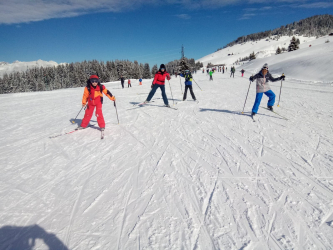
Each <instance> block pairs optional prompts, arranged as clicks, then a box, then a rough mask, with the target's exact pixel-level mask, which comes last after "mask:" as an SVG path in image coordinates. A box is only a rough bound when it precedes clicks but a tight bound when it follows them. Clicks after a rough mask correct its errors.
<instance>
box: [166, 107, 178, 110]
mask: <svg viewBox="0 0 333 250" xmlns="http://www.w3.org/2000/svg"><path fill="white" fill-rule="evenodd" d="M165 107H166V108H169V109H174V110H178V109H177V108H173V107H168V106H165Z"/></svg>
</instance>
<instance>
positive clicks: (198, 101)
mask: <svg viewBox="0 0 333 250" xmlns="http://www.w3.org/2000/svg"><path fill="white" fill-rule="evenodd" d="M184 102H185V101H179V102H176V105H178V103H179V104H181V103H184ZM189 102H196V103H197V104H198V103H199V101H197V100H189Z"/></svg>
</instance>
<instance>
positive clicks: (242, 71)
mask: <svg viewBox="0 0 333 250" xmlns="http://www.w3.org/2000/svg"><path fill="white" fill-rule="evenodd" d="M240 72H241V73H242V77H243V76H244V72H245V70H244V69H242V70H241V71H240Z"/></svg>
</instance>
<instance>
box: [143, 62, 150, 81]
mask: <svg viewBox="0 0 333 250" xmlns="http://www.w3.org/2000/svg"><path fill="white" fill-rule="evenodd" d="M142 78H143V79H150V78H151V73H150V67H149V64H148V63H145V66H144V68H143V74H142Z"/></svg>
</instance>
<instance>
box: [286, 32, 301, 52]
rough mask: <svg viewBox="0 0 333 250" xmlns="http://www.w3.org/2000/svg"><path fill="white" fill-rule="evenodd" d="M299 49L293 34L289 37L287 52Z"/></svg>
mask: <svg viewBox="0 0 333 250" xmlns="http://www.w3.org/2000/svg"><path fill="white" fill-rule="evenodd" d="M298 49H299V45H298V42H297V40H296V38H295V37H294V36H293V37H292V38H291V41H290V44H289V46H288V52H291V51H294V50H298Z"/></svg>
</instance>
